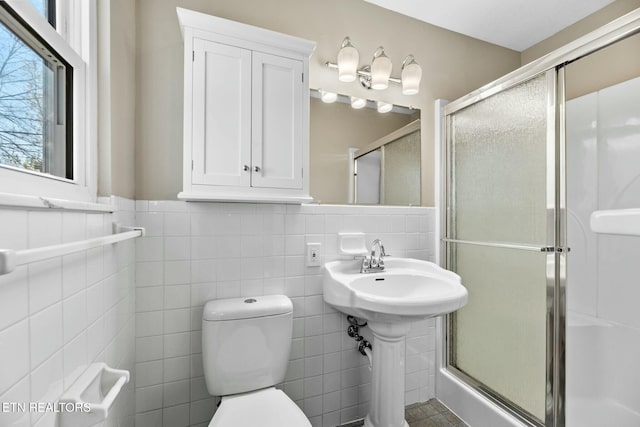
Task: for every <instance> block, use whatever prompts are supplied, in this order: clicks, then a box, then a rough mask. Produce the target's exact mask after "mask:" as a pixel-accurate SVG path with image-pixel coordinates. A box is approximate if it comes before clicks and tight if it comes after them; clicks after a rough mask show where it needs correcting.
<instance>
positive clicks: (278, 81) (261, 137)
mask: <svg viewBox="0 0 640 427" xmlns="http://www.w3.org/2000/svg"><path fill="white" fill-rule="evenodd" d="M302 73H303V64H302V61H298V60H294V59H289V58H283V57H280V56H275V55H269V54H265V53H260V52H253V99H252V105H253V107H252V114H253V118H252V122H253V132H252V144H251V146H252V166H253V168H252V174H251V175H252V178H251V186H252V187H268V188H294V189H301V188H302V158H303V157H302V156H303V153H302V150H303V134H302V131H303V130H302V123H303V120H302V112H303V108H302V106H303V105H302V102H303V99H304V98H303V96H304V94H303V87H304V83H303V80H302V79H303V75H302Z"/></svg>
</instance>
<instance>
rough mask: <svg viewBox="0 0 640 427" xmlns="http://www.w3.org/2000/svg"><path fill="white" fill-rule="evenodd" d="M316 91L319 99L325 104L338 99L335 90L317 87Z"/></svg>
mask: <svg viewBox="0 0 640 427" xmlns="http://www.w3.org/2000/svg"><path fill="white" fill-rule="evenodd" d="M318 92H320V99H321V100H322V102H324V103H326V104H331V103H332V102H336V100H337V99H338V94H337V93H335V92H327V91H326V90H322V89H319V90H318Z"/></svg>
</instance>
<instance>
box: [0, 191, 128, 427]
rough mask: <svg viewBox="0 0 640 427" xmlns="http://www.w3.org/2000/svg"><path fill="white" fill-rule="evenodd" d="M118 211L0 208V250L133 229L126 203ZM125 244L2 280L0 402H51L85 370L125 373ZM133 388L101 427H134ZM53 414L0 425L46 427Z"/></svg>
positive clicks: (0, 420) (12, 416)
mask: <svg viewBox="0 0 640 427" xmlns="http://www.w3.org/2000/svg"><path fill="white" fill-rule="evenodd" d="M108 200H110V201H111V203H112V204H114V205H115V206H116V209H117V212H115V213H113V214H108V213H84V212H73V211H67V210H64V211H53V210H51V211H50V210H46V211H45V210H23V209H12V208H7V207H3V208H0V247H1V248H7V249H17V250H19V249H27V248H36V247H40V246H46V245H53V244H59V243H66V242H72V241H76V240H82V239H85V238H91V237H98V236H102V235H106V234H111V223H112V222H113V221H120V222H121V223H122V224H127V225H129V224H133V223H134V219H135V218H134V203H133V201H131V200H126V199H121V198H112V199H108ZM134 257H135V246H134V243H133V242H132V241H126V242H121V243H118V244H115V245H110V246H103V247H99V248H95V249H91V250H88V251H83V252H77V253H74V254H70V255H66V256H64V257H58V258H53V259H50V260H46V261H40V262H35V263H31V264H29V265H26V266H21V267H18V268H17V269H16V270H15V271H14V272H12V273H10V274H7V275H2V276H0V367H1V368H0V402H26V403H28V402H55V401H56V400H57V399H58V397H59V396H60V395H61V394H62V393H63V391H64V390H66V389H67V388H68V387H69V386H70V385H71V384H72V383H73V382H74V381H75V379H77V378H78V376H79V375H80V374H81V373H82V372H83V371H84V369H85V368H86V367H87V366H88V364H90V363H92V362H98V361H104V362H106V363H107V364H109V365H110V366H112V367H116V368H123V369H128V370H130V371H133V368H134V348H135V345H134V344H135V341H134V340H135V338H134V337H135V323H134V322H135V315H134V298H135V292H134V291H135V289H134V284H133V283H134V262H135V258H134ZM133 390H134V386H133V381H132V382H131V383H129V384H128V385H127V386H125V388H124V391H123V393H122V394H121V397H120V399H119V402H118V403H117V404H116V407H115V408H114V411H113V415H112V416H111V420H110V423H109V424H108V425H109V426H116V425H118V426H133V421H134V418H133V414H134V412H133V411H134V398H135V396H134V393H133ZM55 418H56V416H55V414H54V413H51V412H49V413H45V414H42V413H31V414H30V413H28V412H27V413H17V412H14V413H7V412H2V411H1V410H0V425H2V426H30V425H35V426H38V427H45V426H47V427H48V426H54V425H57V424H56V420H55Z"/></svg>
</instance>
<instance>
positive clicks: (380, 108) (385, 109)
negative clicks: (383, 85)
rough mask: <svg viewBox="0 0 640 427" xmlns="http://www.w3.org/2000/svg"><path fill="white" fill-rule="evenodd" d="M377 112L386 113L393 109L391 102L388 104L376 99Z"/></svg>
mask: <svg viewBox="0 0 640 427" xmlns="http://www.w3.org/2000/svg"><path fill="white" fill-rule="evenodd" d="M377 105H378V113H388V112H389V111H391V110H393V104H389V103H388V102H384V101H378V103H377Z"/></svg>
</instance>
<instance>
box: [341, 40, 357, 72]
mask: <svg viewBox="0 0 640 427" xmlns="http://www.w3.org/2000/svg"><path fill="white" fill-rule="evenodd" d="M358 61H360V54H359V53H358V49H356V48H355V47H354V46H353V45H352V44H351V40H350V39H349V37H345V38H344V40H343V41H342V47H341V49H340V52H338V80H340V81H341V82H352V81H354V80H355V79H356V75H357V70H358Z"/></svg>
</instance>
